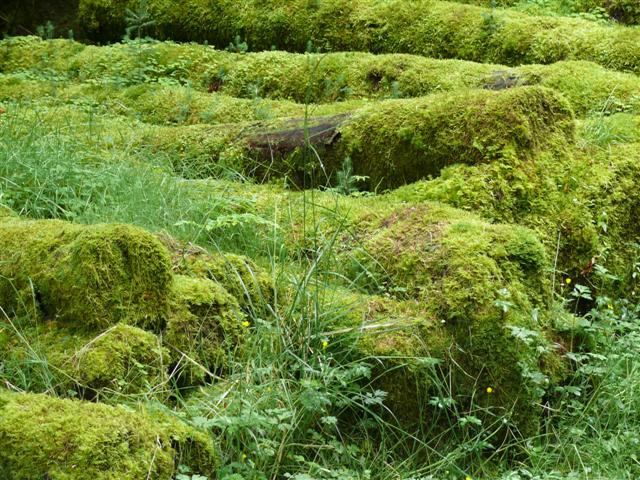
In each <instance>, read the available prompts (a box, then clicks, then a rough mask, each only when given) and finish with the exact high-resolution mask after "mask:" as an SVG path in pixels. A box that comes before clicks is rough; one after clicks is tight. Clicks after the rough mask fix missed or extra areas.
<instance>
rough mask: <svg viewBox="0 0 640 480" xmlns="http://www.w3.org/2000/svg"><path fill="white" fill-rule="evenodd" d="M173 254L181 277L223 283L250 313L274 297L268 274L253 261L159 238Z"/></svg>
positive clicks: (262, 309) (271, 282) (259, 310)
mask: <svg viewBox="0 0 640 480" xmlns="http://www.w3.org/2000/svg"><path fill="white" fill-rule="evenodd" d="M159 238H160V241H162V242H163V243H164V244H165V245H166V246H167V248H168V249H169V251H170V252H171V257H172V263H173V269H174V271H175V272H177V273H178V274H180V275H186V276H189V277H194V278H199V279H209V280H213V281H214V282H216V283H218V284H220V285H221V286H222V287H224V289H225V290H226V291H227V292H229V294H231V296H233V297H234V298H235V300H236V301H237V302H238V305H239V306H240V308H242V309H243V310H244V311H246V312H247V313H257V312H261V311H264V309H265V307H266V306H267V305H269V304H270V303H271V301H272V300H273V296H274V288H275V287H274V285H273V281H272V279H271V278H270V277H269V275H268V273H267V272H266V271H265V270H264V269H262V268H260V267H258V265H256V264H255V262H253V261H252V260H251V259H249V258H248V257H245V256H242V255H234V254H230V253H221V252H217V253H211V252H209V251H207V250H205V249H204V248H199V247H196V246H194V245H191V244H182V243H180V242H178V241H176V240H175V239H173V238H170V237H168V236H166V235H160V236H159Z"/></svg>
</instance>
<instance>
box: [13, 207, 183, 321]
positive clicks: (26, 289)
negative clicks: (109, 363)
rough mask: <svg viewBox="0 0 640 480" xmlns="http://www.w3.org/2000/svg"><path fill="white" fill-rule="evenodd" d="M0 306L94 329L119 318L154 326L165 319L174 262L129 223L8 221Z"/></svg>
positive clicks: (154, 241) (159, 246)
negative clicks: (86, 223)
mask: <svg viewBox="0 0 640 480" xmlns="http://www.w3.org/2000/svg"><path fill="white" fill-rule="evenodd" d="M0 272H1V274H2V275H1V278H0V304H2V305H3V307H4V309H5V310H6V311H8V312H9V313H12V312H16V313H21V312H24V311H31V312H32V313H33V310H34V308H35V310H36V311H38V312H41V313H42V314H44V315H45V316H46V317H47V318H51V319H58V320H60V321H62V322H65V323H68V324H71V325H75V326H79V327H82V326H86V327H93V328H107V327H109V326H111V325H113V324H116V323H118V322H119V321H124V322H126V323H129V324H132V325H140V326H145V327H149V328H151V329H154V328H155V329H157V328H158V327H160V326H161V320H162V319H163V318H165V317H166V312H167V309H168V297H169V293H170V288H171V264H170V261H169V255H168V254H167V251H166V249H165V248H164V247H163V245H162V244H161V243H160V242H159V241H158V240H157V239H156V238H154V237H153V236H152V235H151V234H149V233H147V232H144V231H142V230H140V229H138V228H135V227H132V226H127V225H95V226H82V225H74V224H71V223H67V222H62V221H56V220H41V221H30V220H18V219H12V218H4V219H3V220H2V222H1V223H0Z"/></svg>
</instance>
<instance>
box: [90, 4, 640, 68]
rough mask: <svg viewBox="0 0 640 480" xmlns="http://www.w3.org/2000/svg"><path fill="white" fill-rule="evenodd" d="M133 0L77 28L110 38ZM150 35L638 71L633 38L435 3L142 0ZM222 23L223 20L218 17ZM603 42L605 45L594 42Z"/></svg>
mask: <svg viewBox="0 0 640 480" xmlns="http://www.w3.org/2000/svg"><path fill="white" fill-rule="evenodd" d="M134 3H135V2H117V3H112V2H107V1H103V0H82V1H81V2H80V7H79V13H80V15H79V18H78V20H79V23H80V24H84V25H86V26H87V33H88V36H89V38H92V39H95V40H102V41H106V40H111V41H113V40H118V39H119V38H120V35H121V33H119V34H118V35H117V37H115V38H114V36H112V34H111V32H112V31H118V30H119V31H120V32H121V31H122V19H123V18H124V15H125V7H127V6H130V7H131V6H135V5H134ZM150 11H151V13H152V14H153V16H154V19H155V21H156V24H155V27H154V29H153V32H151V33H152V35H153V36H154V37H155V38H161V39H163V38H164V39H166V38H172V39H174V40H180V41H183V40H189V41H199V42H203V41H205V40H206V41H208V42H209V43H211V44H213V45H217V46H218V47H222V48H224V47H226V46H227V45H229V43H230V42H233V40H234V38H235V36H236V35H238V34H241V35H243V38H244V39H245V40H246V41H247V43H248V45H249V46H250V47H251V48H252V49H253V50H268V49H270V48H271V47H272V46H276V47H277V48H279V49H284V50H290V51H299V52H302V51H305V50H306V48H307V43H308V41H309V40H311V42H312V43H313V45H317V46H320V47H322V48H324V49H325V50H333V51H336V50H367V51H372V52H377V53H383V52H384V53H415V54H420V55H425V56H436V57H447V58H453V57H456V58H462V59H468V60H475V61H481V62H499V63H504V64H508V65H517V64H520V63H553V62H555V61H559V60H565V59H576V60H592V61H595V62H597V63H600V64H602V65H606V66H610V67H612V68H615V69H618V70H634V71H637V70H638V68H640V63H639V59H640V50H638V48H639V47H638V36H639V35H640V33H638V32H637V31H636V30H634V29H629V28H624V27H611V26H599V25H595V24H594V23H593V22H590V21H586V20H579V19H569V18H554V17H535V16H529V15H526V14H523V13H519V12H513V11H507V10H499V9H493V10H491V9H488V8H483V7H478V6H473V5H460V4H456V3H449V2H441V1H427V2H420V1H408V2H407V1H405V0H395V1H390V2H373V1H371V0H360V1H357V2H354V1H350V2H346V1H345V0H331V1H324V2H321V3H315V2H312V3H309V2H307V1H306V0H297V1H293V2H287V3H286V4H283V3H282V2H279V1H271V2H258V1H249V0H247V1H246V2H244V3H243V5H242V8H239V7H238V5H237V2H231V1H224V2H216V4H215V5H212V4H211V3H209V2H207V1H206V0H183V1H181V2H177V3H176V2H166V1H161V0H156V1H154V2H150ZM221 19H224V20H221ZM602 38H606V39H607V41H606V42H604V43H603V42H602Z"/></svg>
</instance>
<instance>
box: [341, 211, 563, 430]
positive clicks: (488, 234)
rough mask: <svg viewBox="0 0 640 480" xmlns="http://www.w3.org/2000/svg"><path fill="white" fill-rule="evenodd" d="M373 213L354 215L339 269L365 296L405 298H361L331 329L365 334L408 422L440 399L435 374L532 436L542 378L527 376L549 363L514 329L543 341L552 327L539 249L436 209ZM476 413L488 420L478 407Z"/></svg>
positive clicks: (528, 236) (458, 396) (500, 229)
mask: <svg viewBox="0 0 640 480" xmlns="http://www.w3.org/2000/svg"><path fill="white" fill-rule="evenodd" d="M374 212H375V210H372V211H371V212H370V213H369V215H368V216H367V218H366V219H363V218H358V217H356V218H355V219H352V222H353V223H352V227H351V228H352V231H353V237H352V236H351V235H350V236H349V239H346V238H345V239H343V244H344V245H345V250H344V251H343V252H342V253H341V254H340V258H339V261H338V264H339V265H344V266H345V267H344V269H343V270H342V271H341V273H343V274H345V275H346V276H348V277H350V278H352V279H353V280H354V281H356V282H357V283H358V284H360V285H361V286H362V287H363V288H365V289H367V290H370V291H378V290H379V289H380V287H381V286H382V287H383V288H384V290H385V291H386V292H387V294H388V293H392V294H395V295H400V296H404V297H408V299H407V300H405V301H403V302H395V301H390V300H388V299H386V300H385V299H382V298H380V299H375V298H374V299H368V300H367V301H365V302H363V303H362V304H361V305H360V306H358V307H356V308H355V309H354V315H352V316H349V317H347V318H346V320H343V321H342V322H341V324H340V325H339V326H340V327H344V326H345V325H347V326H351V327H352V328H354V329H355V331H356V332H358V331H360V332H362V333H361V339H360V341H359V343H358V345H359V348H360V349H361V352H363V354H364V355H365V356H372V357H375V358H378V357H380V358H381V360H380V361H381V362H383V365H384V367H383V368H382V370H383V371H384V372H386V373H383V372H380V379H381V382H382V383H381V384H380V388H383V389H384V390H385V391H387V392H389V402H390V405H389V406H390V408H391V411H392V412H393V414H394V415H397V416H398V417H399V418H403V419H405V421H409V422H413V425H414V426H415V422H417V421H419V419H420V418H429V416H425V414H426V413H427V412H429V409H430V408H431V407H430V406H429V400H430V399H431V398H432V397H433V396H441V395H442V392H434V390H433V385H434V384H433V382H434V379H435V378H439V377H438V375H441V376H444V377H446V378H448V379H449V381H448V382H447V383H448V384H450V385H451V392H450V394H451V397H452V398H453V399H454V402H455V405H456V408H460V409H462V410H463V411H474V412H475V411H476V410H477V409H481V408H486V409H488V411H490V412H493V413H494V414H499V415H505V416H506V417H507V418H509V419H510V422H511V425H512V426H514V427H515V431H517V432H519V433H520V434H522V435H525V436H526V435H530V434H533V433H535V432H536V431H537V428H538V423H539V414H540V411H539V409H538V408H537V405H539V402H540V397H541V396H542V394H543V393H544V391H545V390H546V388H547V387H548V385H547V383H546V382H547V381H548V380H547V381H544V380H543V381H542V383H537V382H536V381H532V378H539V379H544V378H546V377H545V376H544V374H543V375H541V376H540V377H535V376H534V375H533V374H534V373H535V372H538V373H541V369H543V368H545V371H546V370H547V368H546V367H543V365H544V363H545V362H546V364H548V365H549V364H553V363H552V362H550V361H549V360H550V359H547V360H545V361H544V362H543V359H542V356H541V355H540V353H539V352H538V351H537V350H536V349H535V348H534V347H535V345H530V344H528V343H526V342H524V341H522V340H520V339H519V338H517V337H516V336H514V335H513V334H512V331H517V329H524V331H528V332H531V334H532V335H533V336H534V337H535V338H536V339H537V340H536V341H537V342H539V343H538V344H540V345H543V344H545V343H546V340H545V338H546V336H547V335H548V333H547V332H550V331H551V330H552V327H551V325H550V322H549V310H550V300H551V292H550V283H549V279H548V277H547V271H548V268H549V259H548V257H547V255H546V252H545V250H544V248H543V246H542V244H541V243H540V242H539V241H538V239H537V238H536V236H535V235H534V234H533V232H531V231H529V230H527V229H524V228H520V227H514V226H506V225H490V224H487V223H486V222H483V221H481V220H479V219H477V218H476V217H474V216H472V215H468V214H464V213H462V212H460V211H458V210H454V209H451V208H449V207H445V206H442V205H437V204H429V203H424V204H422V205H420V206H406V207H394V208H393V210H392V211H391V212H390V213H389V212H387V213H382V214H378V213H374ZM351 241H352V242H354V244H357V245H358V247H355V245H353V246H352V245H350V242H351ZM363 279H368V281H363ZM372 280H373V281H372ZM340 301H341V302H344V300H343V299H341V300H340ZM503 308H506V310H503ZM534 312H540V313H539V314H538V315H536V314H535V313H534ZM512 329H513V330H512ZM338 331H340V330H338ZM550 355H554V354H550ZM425 357H427V358H426V359H425ZM431 359H434V360H435V363H434V362H433V361H432V360H431ZM556 363H562V362H560V361H559V360H558V362H556ZM553 365H555V364H553ZM436 366H437V368H436ZM556 366H557V365H556ZM487 387H491V388H492V389H493V390H494V393H493V394H491V395H489V394H487V393H486V391H485V390H486V388H487ZM416 390H417V391H416ZM433 414H434V413H433V412H432V413H431V416H432V415H433ZM477 414H478V415H479V416H480V417H482V418H483V419H484V420H487V421H490V418H491V415H488V416H487V415H486V412H484V413H482V412H480V411H479V410H478V413H477Z"/></svg>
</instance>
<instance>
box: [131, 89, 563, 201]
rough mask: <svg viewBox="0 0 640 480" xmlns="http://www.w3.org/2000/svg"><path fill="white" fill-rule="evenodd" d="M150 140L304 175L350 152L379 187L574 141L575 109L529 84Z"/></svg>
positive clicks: (237, 165) (185, 154)
mask: <svg viewBox="0 0 640 480" xmlns="http://www.w3.org/2000/svg"><path fill="white" fill-rule="evenodd" d="M316 140H317V141H316ZM143 141H144V143H145V144H151V145H152V146H153V148H155V149H157V150H159V151H163V152H169V153H170V154H171V155H172V156H173V157H174V158H176V159H179V162H181V163H184V164H186V165H187V166H188V168H186V169H187V170H190V171H197V172H201V173H204V174H207V173H215V172H216V171H220V169H221V167H222V168H227V169H233V170H236V171H241V172H245V173H247V174H250V175H253V176H256V177H258V178H265V177H274V176H275V177H277V176H291V177H293V178H294V179H296V181H297V182H298V183H300V184H303V183H307V184H308V182H307V181H305V180H304V179H305V177H307V178H309V177H308V176H309V175H311V174H312V173H313V172H315V173H314V175H315V178H316V182H317V179H318V178H320V179H321V183H327V180H328V179H330V178H331V177H332V176H333V175H334V174H335V172H336V171H338V170H339V169H341V168H342V167H343V163H344V161H345V159H346V158H347V157H349V158H350V159H351V162H352V164H353V174H355V175H361V176H366V177H367V178H368V181H367V184H368V185H369V187H370V188H372V189H376V188H387V187H394V186H398V185H402V184H405V183H408V182H412V181H415V180H418V179H420V178H425V177H427V176H429V175H438V174H439V172H440V170H441V169H442V168H444V167H445V166H447V165H450V164H452V163H466V164H478V163H484V162H491V161H496V160H498V159H500V160H501V161H502V162H504V163H509V164H513V163H514V162H515V163H517V162H519V161H525V160H531V159H533V158H534V157H535V155H536V154H537V153H538V152H539V151H542V150H547V149H549V150H556V151H559V150H562V149H563V148H565V147H566V145H567V142H571V141H573V114H572V112H571V109H570V107H569V105H568V104H567V103H566V101H565V100H564V99H563V98H562V97H560V96H558V95H557V94H556V93H555V92H553V91H551V90H548V89H544V88H541V87H523V88H520V89H514V90H507V91H502V92H489V91H486V92H482V91H464V92H460V93H457V94H454V95H445V94H442V95H432V96H429V97H424V98H418V99H410V100H390V101H387V102H384V103H382V104H379V105H372V106H371V107H365V108H362V109H359V110H357V111H355V112H354V113H353V114H352V115H350V116H347V117H337V118H336V117H331V118H322V117H319V118H313V119H297V120H295V119H293V120H281V121H278V122H271V123H266V124H261V125H236V126H230V125H225V126H223V127H219V128H211V127H204V126H197V125H196V126H193V127H175V128H163V129H157V130H155V131H150V132H148V138H147V139H145V140H143ZM308 143H311V144H315V146H316V149H315V152H313V153H311V152H309V151H308V150H307V148H306V145H307V144H308ZM316 155H318V156H316ZM178 168H179V170H182V169H184V168H185V167H184V165H179V166H178Z"/></svg>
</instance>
